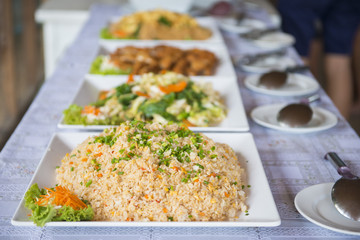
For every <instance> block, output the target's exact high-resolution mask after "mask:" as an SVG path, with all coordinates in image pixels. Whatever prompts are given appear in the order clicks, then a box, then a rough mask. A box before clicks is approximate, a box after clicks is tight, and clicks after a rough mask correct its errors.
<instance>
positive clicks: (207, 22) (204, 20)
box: [99, 17, 224, 44]
mask: <svg viewBox="0 0 360 240" xmlns="http://www.w3.org/2000/svg"><path fill="white" fill-rule="evenodd" d="M120 19H121V17H120V18H119V17H113V18H112V19H111V20H110V23H115V22H118V21H119V20H120ZM195 19H196V21H197V22H198V24H199V25H200V26H202V27H205V28H207V29H209V30H210V31H211V32H212V35H211V37H210V38H208V39H206V40H167V41H171V42H189V43H195V42H201V43H204V42H211V43H224V39H223V37H222V35H221V33H220V31H219V28H218V27H217V23H216V21H215V19H214V18H213V17H199V18H195ZM99 41H100V43H101V44H102V43H107V42H118V43H120V42H129V43H132V42H136V41H147V42H157V41H158V40H141V39H124V40H123V39H104V38H100V40H99Z"/></svg>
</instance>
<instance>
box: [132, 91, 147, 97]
mask: <svg viewBox="0 0 360 240" xmlns="http://www.w3.org/2000/svg"><path fill="white" fill-rule="evenodd" d="M135 94H136V95H138V96H142V97H146V98H149V97H150V96H149V95H148V94H146V93H143V92H140V91H136V92H135Z"/></svg>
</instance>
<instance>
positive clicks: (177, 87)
mask: <svg viewBox="0 0 360 240" xmlns="http://www.w3.org/2000/svg"><path fill="white" fill-rule="evenodd" d="M186 85H187V82H185V81H180V82H178V83H175V84H170V85H167V86H159V88H160V90H161V91H162V92H164V93H166V94H168V93H172V92H181V91H182V90H184V89H185V88H186Z"/></svg>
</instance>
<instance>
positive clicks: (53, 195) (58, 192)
mask: <svg viewBox="0 0 360 240" xmlns="http://www.w3.org/2000/svg"><path fill="white" fill-rule="evenodd" d="M45 189H46V190H47V191H48V194H47V195H40V198H39V200H38V201H37V202H36V204H38V205H40V206H44V205H47V204H48V203H49V201H50V200H52V203H53V204H55V205H58V206H70V207H72V208H73V209H75V210H78V209H83V208H86V207H87V205H86V204H85V203H84V202H83V201H81V200H80V199H79V198H78V196H76V195H75V194H73V193H72V192H71V191H70V190H69V189H67V188H66V187H62V186H56V187H55V191H54V190H52V189H50V188H45Z"/></svg>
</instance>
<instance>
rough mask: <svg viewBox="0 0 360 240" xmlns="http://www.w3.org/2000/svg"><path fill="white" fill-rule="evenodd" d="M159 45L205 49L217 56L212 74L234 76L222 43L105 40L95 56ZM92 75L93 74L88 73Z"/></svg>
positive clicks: (227, 53) (184, 48) (226, 51)
mask: <svg viewBox="0 0 360 240" xmlns="http://www.w3.org/2000/svg"><path fill="white" fill-rule="evenodd" d="M159 45H166V46H172V47H176V48H180V49H182V50H186V49H194V48H197V49H201V50H207V51H210V52H212V53H214V54H215V56H216V57H217V58H218V61H219V63H218V66H217V67H216V70H215V73H214V76H230V77H236V74H235V70H234V67H233V64H232V62H231V59H230V55H229V52H228V50H227V48H226V46H225V45H224V44H211V43H198V42H196V43H189V42H186V41H183V42H173V41H157V42H154V41H134V42H132V43H129V42H120V43H119V42H115V43H114V42H106V43H102V44H101V46H100V48H99V51H98V54H97V56H99V55H108V54H110V53H112V52H114V51H115V50H116V49H117V48H122V47H126V46H134V47H140V48H145V47H155V46H159ZM89 75H93V74H89ZM96 76H103V75H96ZM112 76H114V75H106V76H103V77H105V78H107V77H112ZM199 77H205V76H199Z"/></svg>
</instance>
